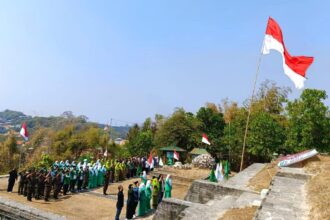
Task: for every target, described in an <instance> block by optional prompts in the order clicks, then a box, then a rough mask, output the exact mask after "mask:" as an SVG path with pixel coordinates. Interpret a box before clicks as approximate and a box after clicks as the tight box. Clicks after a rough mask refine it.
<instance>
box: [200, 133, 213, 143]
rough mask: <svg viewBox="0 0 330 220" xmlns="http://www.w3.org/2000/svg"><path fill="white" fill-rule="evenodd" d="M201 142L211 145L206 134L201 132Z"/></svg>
mask: <svg viewBox="0 0 330 220" xmlns="http://www.w3.org/2000/svg"><path fill="white" fill-rule="evenodd" d="M202 142H203V143H205V144H208V145H211V143H210V142H209V139H208V138H207V136H206V134H204V133H203V136H202Z"/></svg>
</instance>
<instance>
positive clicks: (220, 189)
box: [185, 180, 255, 204]
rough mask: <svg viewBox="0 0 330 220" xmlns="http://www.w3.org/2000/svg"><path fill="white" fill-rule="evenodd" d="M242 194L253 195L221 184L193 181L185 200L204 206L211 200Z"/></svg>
mask: <svg viewBox="0 0 330 220" xmlns="http://www.w3.org/2000/svg"><path fill="white" fill-rule="evenodd" d="M244 192H250V193H255V192H254V191H252V190H251V191H248V190H243V189H239V188H236V187H230V186H228V185H224V184H222V183H212V182H210V181H208V180H195V181H194V182H193V183H192V184H191V186H190V188H189V191H188V193H187V195H186V197H185V200H186V201H189V202H195V203H201V204H205V203H207V202H208V201H210V200H212V199H221V198H222V197H224V196H227V195H231V196H240V195H241V194H242V193H244Z"/></svg>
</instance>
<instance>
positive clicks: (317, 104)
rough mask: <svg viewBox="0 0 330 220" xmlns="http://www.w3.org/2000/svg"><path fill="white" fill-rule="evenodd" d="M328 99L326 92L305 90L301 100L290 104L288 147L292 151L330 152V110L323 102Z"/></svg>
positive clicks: (288, 108)
mask: <svg viewBox="0 0 330 220" xmlns="http://www.w3.org/2000/svg"><path fill="white" fill-rule="evenodd" d="M326 98H327V94H326V92H325V91H322V90H316V89H305V90H304V91H303V92H302V94H301V96H300V98H299V99H295V100H294V101H293V102H289V103H288V106H287V112H288V120H289V121H288V129H287V141H286V146H287V147H288V148H290V149H291V150H292V151H294V152H297V151H301V150H305V149H313V148H316V149H317V150H318V151H321V152H329V151H330V118H329V110H328V107H327V106H326V105H325V104H324V102H323V101H324V100H325V99H326Z"/></svg>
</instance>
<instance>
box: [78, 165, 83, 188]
mask: <svg viewBox="0 0 330 220" xmlns="http://www.w3.org/2000/svg"><path fill="white" fill-rule="evenodd" d="M83 182H84V171H83V167H82V166H79V169H78V171H77V190H78V192H80V191H81V190H82V185H83Z"/></svg>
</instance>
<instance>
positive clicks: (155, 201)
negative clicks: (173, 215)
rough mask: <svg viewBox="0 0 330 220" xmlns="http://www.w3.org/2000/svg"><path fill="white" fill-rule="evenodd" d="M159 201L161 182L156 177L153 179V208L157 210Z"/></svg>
mask: <svg viewBox="0 0 330 220" xmlns="http://www.w3.org/2000/svg"><path fill="white" fill-rule="evenodd" d="M158 200H159V182H158V179H157V178H156V177H155V176H154V177H152V208H154V209H157V206H158Z"/></svg>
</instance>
